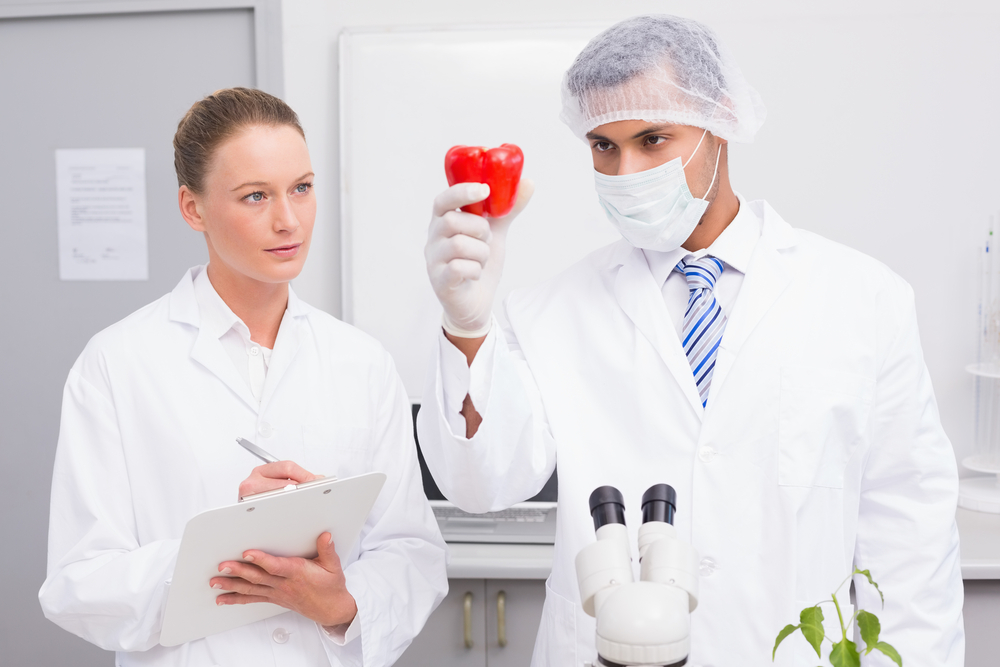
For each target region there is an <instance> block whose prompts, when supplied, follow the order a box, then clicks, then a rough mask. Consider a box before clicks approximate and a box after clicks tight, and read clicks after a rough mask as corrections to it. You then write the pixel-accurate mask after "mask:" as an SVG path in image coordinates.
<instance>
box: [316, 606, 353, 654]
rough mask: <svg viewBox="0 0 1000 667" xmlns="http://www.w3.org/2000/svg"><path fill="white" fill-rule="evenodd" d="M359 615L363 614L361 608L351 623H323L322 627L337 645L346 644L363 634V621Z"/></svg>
mask: <svg viewBox="0 0 1000 667" xmlns="http://www.w3.org/2000/svg"><path fill="white" fill-rule="evenodd" d="M359 616H361V611H360V610H359V611H358V613H357V614H355V615H354V619H353V620H352V621H351V622H350V623H341V624H340V625H323V626H320V627H322V628H323V633H324V634H325V635H326V636H327V637H329V638H330V641H332V642H333V643H334V644H336V645H337V646H344V645H345V644H348V643H350V642H351V641H353V640H354V639H355V638H356V637H358V636H359V635H360V634H361V622H360V621H359V620H358V617H359Z"/></svg>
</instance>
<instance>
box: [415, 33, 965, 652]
mask: <svg viewBox="0 0 1000 667" xmlns="http://www.w3.org/2000/svg"><path fill="white" fill-rule="evenodd" d="M720 54H721V55H720ZM713 68H715V69H713ZM679 82H680V83H679ZM716 101H717V102H718V103H717V104H716V103H715V102H716ZM563 119H564V120H566V121H567V123H568V124H569V125H570V127H571V129H573V130H574V133H575V134H576V135H577V136H579V137H580V138H581V139H584V140H586V141H587V143H588V145H589V147H590V149H591V152H592V159H593V164H594V167H595V172H596V173H595V179H596V182H597V185H598V194H599V196H600V197H601V202H602V204H603V205H604V207H605V209H606V210H607V212H608V214H609V218H610V219H611V220H612V223H613V224H614V225H615V226H616V228H618V229H619V231H621V233H622V236H623V237H624V238H622V239H621V240H619V241H618V242H616V243H614V244H612V245H610V246H608V247H605V248H601V249H599V250H596V251H595V252H594V253H592V254H591V255H590V256H588V257H587V258H585V259H583V260H582V261H580V262H579V263H578V264H576V265H574V266H572V267H571V268H569V269H567V270H566V271H563V272H562V273H560V274H558V275H556V276H555V277H554V278H552V279H551V280H548V281H546V282H544V283H542V284H540V285H538V286H536V287H533V288H530V289H525V290H520V291H516V292H514V293H512V294H511V296H510V297H509V299H508V301H507V302H506V304H505V313H506V316H507V321H508V323H509V326H508V327H506V328H505V329H504V330H502V331H501V330H499V326H498V324H497V321H496V320H495V319H494V318H493V317H492V315H491V308H492V298H493V291H494V290H495V289H496V285H497V282H498V280H499V276H500V270H501V266H502V263H503V259H504V247H503V242H504V236H505V234H506V228H507V226H508V225H509V224H510V222H511V218H512V217H513V215H516V212H517V211H518V210H519V209H520V208H522V207H523V206H524V204H525V203H526V200H527V196H528V192H527V191H528V190H530V188H527V189H524V188H523V189H524V190H525V192H523V193H522V194H521V196H520V202H519V206H518V207H517V208H515V213H514V214H512V215H511V216H508V217H507V218H504V219H499V220H489V221H487V220H484V219H482V218H479V217H477V216H474V215H471V214H468V213H462V212H460V211H459V210H457V209H459V208H460V207H461V206H464V205H466V204H469V203H471V202H475V201H480V200H482V199H483V198H484V197H485V196H486V192H487V190H485V189H484V188H482V186H481V185H479V184H469V183H464V184H459V185H455V186H453V187H452V188H450V189H449V190H447V191H445V192H444V193H442V194H441V195H440V196H439V197H438V198H437V200H436V201H435V203H434V217H433V219H432V222H431V229H430V234H429V237H428V243H427V248H426V257H427V267H428V272H429V275H430V278H431V282H432V284H433V286H434V288H435V292H436V294H437V296H438V299H439V300H440V301H441V303H442V305H443V306H444V312H445V317H444V329H445V330H444V331H442V332H441V334H440V335H439V336H438V341H437V344H436V345H435V352H434V354H435V358H436V362H437V366H436V368H437V370H436V372H435V373H432V374H431V375H430V377H429V378H428V386H427V390H426V391H425V392H424V396H425V404H424V405H423V407H422V409H421V410H420V413H419V416H418V433H419V438H420V443H421V448H422V451H423V453H424V456H425V458H426V461H427V464H428V466H429V467H430V470H431V472H432V473H433V475H434V478H435V480H436V481H437V483H438V485H439V486H440V488H441V490H442V491H443V492H444V494H445V495H446V496H447V497H448V498H449V499H450V500H451V501H453V502H454V503H455V504H456V505H458V506H460V507H462V508H463V509H465V510H467V511H470V512H486V511H495V510H501V509H503V508H506V507H509V506H510V505H512V504H514V503H517V502H519V501H522V500H524V499H526V498H528V497H530V496H532V495H533V494H534V493H536V492H537V491H538V490H539V489H540V488H541V487H542V485H543V484H544V483H545V481H546V480H547V479H548V477H549V475H550V474H551V473H552V471H553V469H554V468H555V466H556V464H557V463H558V469H559V521H558V524H557V534H556V543H555V554H554V557H553V568H552V574H551V576H550V577H549V579H548V581H547V582H546V599H545V606H544V611H543V613H542V621H541V627H540V629H539V633H538V639H537V642H536V645H535V654H534V659H533V661H532V664H533V665H534V666H535V667H548V666H549V665H565V666H567V667H570V666H571V667H580V666H581V665H584V664H587V663H589V662H592V661H594V660H595V655H596V653H595V622H594V619H593V618H591V617H589V616H587V615H586V614H585V613H584V611H583V607H582V605H581V602H580V594H579V589H578V586H577V577H576V571H575V568H574V558H575V557H576V555H577V554H578V553H579V551H580V549H581V548H583V547H584V546H586V545H588V544H590V543H592V542H593V540H594V528H593V523H592V521H591V517H590V512H589V507H588V497H589V495H590V493H591V492H592V491H593V490H594V489H595V488H596V487H598V486H601V485H605V484H610V485H613V486H616V487H618V488H619V489H620V490H621V491H622V493H623V495H624V499H625V505H626V523H627V525H628V526H629V528H630V532H631V544H632V545H633V549H634V548H635V544H636V532H637V529H638V527H639V525H640V523H641V514H640V498H641V497H642V493H643V492H644V491H645V490H646V489H647V488H648V487H650V486H651V485H653V484H656V483H662V482H666V483H669V484H671V485H673V486H674V487H675V489H676V491H677V513H676V521H675V525H676V526H677V529H678V533H679V535H680V536H681V538H682V539H684V540H687V541H689V542H691V543H692V544H693V546H694V547H695V548H696V549H697V550H698V551H699V552H700V555H701V560H700V564H699V570H700V596H699V605H698V608H697V609H696V610H695V611H694V613H693V614H692V616H691V653H690V658H689V663H688V664H690V665H692V666H696V665H700V666H703V667H705V666H709V665H714V666H716V667H723V666H731V665H765V664H771V653H772V648H773V646H774V640H775V637H776V635H777V634H778V632H779V631H780V630H781V628H782V627H784V626H785V625H786V624H794V623H797V622H798V617H799V611H800V610H802V609H803V608H805V607H811V606H813V605H814V604H817V603H819V602H821V601H823V600H828V599H829V597H830V593H831V592H832V591H834V590H835V589H836V587H837V585H838V584H840V583H841V582H842V581H843V580H844V579H845V577H847V576H848V575H849V574H850V573H851V572H852V569H853V567H854V566H855V565H857V566H858V567H861V568H866V569H870V570H871V573H872V575H873V576H874V578H875V580H876V581H878V583H879V585H880V587H881V590H882V591H883V592H884V594H885V604H884V607H883V606H882V601H881V599H880V597H879V594H878V592H877V591H875V590H874V589H873V588H872V587H871V586H869V585H868V584H866V583H863V582H862V581H859V585H858V586H857V596H856V598H857V601H858V603H859V604H860V605H861V607H862V608H864V609H867V610H869V611H871V612H873V613H875V614H877V615H878V617H879V618H880V620H881V629H882V635H881V637H882V639H883V640H884V641H887V642H889V643H890V644H892V645H893V646H895V647H896V649H898V650H899V653H900V654H901V655H902V656H903V658H904V660H905V661H906V664H907V665H914V664H917V665H927V666H928V667H929V666H931V665H933V666H935V667H940V666H944V665H948V666H950V667H959V666H960V665H962V663H963V651H964V634H963V626H962V579H961V571H960V564H959V556H958V531H957V526H956V523H955V507H956V501H957V495H958V479H957V471H956V463H955V456H954V452H953V450H952V448H951V444H950V443H949V441H948V438H947V436H946V435H945V433H944V431H943V429H942V427H941V422H940V419H939V417H938V412H937V406H936V403H935V399H934V391H933V388H932V386H931V380H930V375H929V373H928V371H927V367H926V365H925V364H924V361H923V355H922V352H921V347H920V338H919V335H918V331H917V318H916V312H915V307H914V297H913V291H912V289H910V287H909V286H908V285H907V284H906V283H905V282H904V281H903V280H902V279H901V278H899V277H898V276H896V275H895V274H893V273H892V272H891V271H890V270H889V269H888V268H887V267H885V266H884V265H882V264H880V263H879V262H877V261H875V260H873V259H871V258H869V257H866V256H864V255H862V254H861V253H859V252H856V251H854V250H851V249H849V248H845V247H843V246H840V245H838V244H835V243H832V242H830V241H827V240H826V239H823V238H820V237H818V236H816V235H815V234H811V233H808V232H805V231H802V230H798V229H794V228H792V227H791V226H790V225H789V224H788V223H786V222H785V221H784V220H783V219H782V218H781V217H780V216H779V215H778V213H777V212H775V210H774V209H773V208H772V207H771V206H769V205H768V204H767V203H766V202H764V201H762V200H758V201H748V200H746V199H744V198H742V197H740V196H739V195H737V194H736V193H735V192H734V191H733V190H732V188H731V186H730V183H729V172H728V164H727V152H728V147H729V142H730V141H749V140H751V139H752V138H753V135H754V133H755V131H756V130H757V128H758V127H759V126H760V123H761V122H763V106H762V105H761V103H760V100H759V98H757V96H756V93H755V92H754V91H753V90H752V89H751V88H749V86H748V85H747V83H746V81H745V80H744V79H743V76H742V74H741V73H740V71H739V69H738V68H737V67H736V66H735V64H734V62H733V61H732V58H731V56H730V55H729V54H728V53H727V52H725V50H724V49H723V48H722V47H721V45H719V44H718V40H717V38H716V37H715V36H714V35H713V34H712V33H711V31H710V30H708V29H707V28H706V27H705V26H702V25H700V24H698V23H696V22H694V21H690V20H687V19H680V18H676V17H668V16H647V17H636V18H635V19H630V20H628V21H624V22H622V23H621V24H618V25H616V26H614V27H612V28H610V29H609V30H608V31H606V32H605V33H602V34H601V35H599V36H598V37H596V38H595V39H594V40H593V41H592V42H591V43H590V44H589V45H588V46H587V48H585V49H584V51H583V52H582V53H581V54H580V56H579V57H578V58H577V60H576V62H575V63H574V65H573V67H572V68H571V69H570V71H569V72H568V73H567V76H566V85H565V86H564V114H563ZM692 193H693V196H692ZM696 197H698V198H696ZM816 205H817V206H819V205H822V202H816ZM692 210H693V211H694V214H693V215H690V213H691V211H692ZM567 224H569V225H571V224H574V223H573V221H567ZM521 233H524V234H530V233H531V232H530V230H529V229H524V230H522V232H521ZM705 257H711V258H714V259H715V261H716V264H717V267H718V269H719V270H720V271H721V274H720V275H718V276H716V277H715V278H713V283H715V282H716V281H717V284H715V286H714V290H713V292H712V294H713V296H712V297H711V298H712V299H713V300H717V302H718V304H719V306H720V311H721V313H720V314H719V315H718V317H719V320H718V321H721V322H727V323H726V324H725V325H724V327H725V328H724V335H723V334H722V330H719V335H720V337H721V338H720V339H719V341H720V342H717V343H716V345H717V347H716V349H717V356H716V357H714V358H713V359H712V362H711V363H712V364H714V366H712V365H705V366H700V367H699V366H696V365H695V364H694V363H692V362H691V360H690V359H689V357H688V356H687V354H686V350H685V348H684V346H683V345H682V342H681V341H682V340H684V339H685V336H684V335H683V334H684V333H685V331H687V332H688V339H689V340H694V341H699V339H698V338H691V336H693V335H694V334H695V333H698V332H697V330H695V331H693V332H692V331H691V330H689V329H687V326H688V323H687V322H685V317H684V315H685V313H686V312H688V311H686V309H690V306H689V304H690V303H694V302H693V300H692V299H693V298H695V297H692V296H690V295H691V294H700V293H699V292H696V288H695V287H692V286H691V285H690V284H689V278H688V276H687V272H686V271H683V270H679V269H684V268H685V266H686V264H685V266H679V265H680V262H681V261H684V262H685V263H686V262H687V261H696V259H697V258H705ZM708 261H709V262H710V261H712V260H711V259H709V260H708ZM723 265H724V268H723ZM675 267H678V268H675ZM695 282H697V281H695ZM702 284H704V283H703V282H702ZM698 289H701V288H698ZM697 298H707V297H704V296H698V297H697ZM690 312H696V311H690ZM689 322H691V323H695V318H692V319H691V320H689ZM706 333H707V334H708V336H710V335H711V333H710V330H709V329H705V330H702V332H701V333H699V335H701V334H706ZM708 336H706V338H705V340H708ZM694 349H695V348H694V347H693V346H692V347H690V348H689V350H694ZM702 369H707V370H708V371H710V372H714V375H712V376H711V377H710V384H702V383H701V380H703V379H704V378H705V377H706V376H705V374H704V373H705V370H702ZM695 371H697V374H698V378H697V380H698V382H696V377H695ZM634 553H635V552H634V551H633V554H634ZM633 563H634V564H635V565H636V566H637V565H638V563H637V561H633ZM636 574H638V568H637V572H636ZM860 579H861V578H860V577H859V580H860ZM841 597H842V598H845V597H846V595H842V596H841ZM842 607H843V605H842ZM847 607H848V608H847V609H846V611H845V613H844V618H845V619H849V618H850V616H851V614H852V613H853V608H851V607H850V604H848V605H847ZM826 618H827V623H826V626H827V629H826V634H827V636H828V637H831V638H837V639H839V637H840V628H839V624H838V623H837V617H836V615H835V614H833V613H832V611H830V610H829V609H827V614H826ZM879 659H881V658H878V657H876V658H873V662H872V663H871V664H880V665H881V664H889V662H888V660H885V661H883V662H874V660H879ZM816 662H817V658H816V655H815V652H813V650H812V647H811V646H809V645H808V644H807V643H806V642H804V641H801V639H800V640H798V641H791V640H789V641H786V642H785V643H784V644H783V645H782V646H781V648H780V650H778V652H777V659H776V664H777V665H779V666H780V665H788V666H789V667H793V666H796V665H807V664H816ZM866 664H867V663H866Z"/></svg>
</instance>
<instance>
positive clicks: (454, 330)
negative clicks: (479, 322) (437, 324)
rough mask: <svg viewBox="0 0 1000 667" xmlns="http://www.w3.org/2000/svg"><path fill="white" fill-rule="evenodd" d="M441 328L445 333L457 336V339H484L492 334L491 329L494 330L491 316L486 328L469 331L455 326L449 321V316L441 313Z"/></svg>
mask: <svg viewBox="0 0 1000 667" xmlns="http://www.w3.org/2000/svg"><path fill="white" fill-rule="evenodd" d="M441 326H442V327H443V328H444V330H445V331H447V332H448V333H450V334H451V335H452V336H456V337H457V338H482V337H483V336H485V335H486V334H488V333H489V332H490V329H492V328H493V316H492V315H491V316H490V320H489V322H487V323H486V326H483V327H480V328H478V329H476V330H474V331H469V330H467V329H462V328H461V327H458V326H455V325H454V324H452V323H451V322H449V321H448V315H447V314H445V313H441Z"/></svg>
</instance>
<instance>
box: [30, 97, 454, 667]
mask: <svg viewBox="0 0 1000 667" xmlns="http://www.w3.org/2000/svg"><path fill="white" fill-rule="evenodd" d="M174 149H175V158H174V159H175V167H176V170H177V176H178V181H179V184H180V189H179V195H178V199H179V205H180V210H181V214H182V215H183V217H184V219H185V221H187V223H188V224H189V225H190V226H191V228H192V229H194V230H195V231H198V232H201V233H202V234H203V235H204V237H205V240H206V242H207V243H208V252H209V259H210V261H209V263H208V265H207V266H197V267H194V268H192V269H190V270H189V271H188V272H187V273H186V274H185V275H184V276H183V278H182V279H181V281H180V282H179V283H178V285H177V287H176V288H174V290H173V291H172V292H171V293H170V294H167V295H165V296H164V297H162V298H160V299H158V300H157V301H155V302H153V303H151V304H149V305H148V306H146V307H144V308H142V309H140V310H138V311H137V312H135V313H133V314H132V315H130V316H129V317H127V318H125V319H124V320H122V321H121V322H118V323H117V324H114V325H112V326H111V327H109V328H107V329H105V330H104V331H102V332H100V333H99V334H97V335H96V336H94V338H93V339H91V341H90V343H89V344H88V345H87V347H86V348H85V349H84V351H83V354H81V355H80V358H79V359H78V360H77V361H76V363H75V364H74V365H73V368H72V369H71V371H70V374H69V379H68V380H67V382H66V387H65V392H64V397H63V409H62V422H61V427H60V434H59V442H58V447H57V452H56V461H55V470H54V473H53V481H52V505H51V519H50V526H49V557H48V576H47V578H46V580H45V583H44V584H43V586H42V588H41V591H40V592H39V599H40V601H41V604H42V608H43V610H44V612H45V615H46V617H48V618H49V619H51V620H52V621H54V622H55V623H57V624H59V625H60V626H62V627H63V628H65V629H67V630H69V631H70V632H73V633H75V634H77V635H79V636H81V637H83V638H84V639H86V640H88V641H90V642H92V643H94V644H97V645H98V646H100V647H102V648H105V649H108V650H113V651H116V652H117V662H116V664H117V665H206V666H207V665H271V664H273V665H278V664H280V665H321V664H324V665H325V664H331V665H361V664H364V665H388V664H391V663H392V662H394V661H395V659H396V658H397V657H398V656H399V655H400V653H401V652H402V651H403V650H404V649H405V648H406V646H407V645H408V644H409V642H410V641H411V639H412V638H413V637H414V636H415V635H416V634H417V632H419V630H420V628H421V627H422V626H423V623H424V621H425V620H426V619H427V617H428V616H429V614H430V613H431V611H432V610H433V609H434V607H435V606H436V605H437V603H438V602H439V601H440V600H441V598H442V597H443V596H444V594H445V592H446V591H447V579H446V573H445V551H444V543H443V541H442V540H441V536H440V533H439V532H438V529H437V525H436V523H435V521H434V518H433V515H432V513H431V511H430V508H429V506H428V504H427V502H426V499H425V497H424V495H423V490H422V486H421V480H420V475H419V472H418V468H417V465H416V457H415V448H414V446H413V441H412V423H411V418H410V406H409V403H408V401H407V398H406V396H405V394H404V392H403V388H402V384H401V382H400V380H399V379H398V376H397V374H396V371H395V368H394V366H393V363H392V360H391V359H390V358H389V356H388V354H387V353H386V352H385V351H384V350H383V349H382V348H381V347H380V346H379V344H378V343H377V342H375V341H374V340H372V339H371V338H369V337H368V336H366V335H365V334H363V333H361V332H359V331H357V330H355V329H353V328H352V327H350V326H348V325H345V324H343V323H341V322H339V321H337V320H336V319H334V318H333V317H331V316H329V315H327V314H326V313H323V312H321V311H319V310H317V309H315V308H312V307H311V306H309V305H307V304H305V303H303V302H302V301H300V300H299V299H298V298H297V297H296V296H295V293H294V292H293V291H292V290H291V288H290V286H289V281H291V280H292V279H293V278H295V277H296V276H297V275H298V274H299V272H300V271H301V269H302V265H303V263H304V261H305V258H306V255H307V253H308V250H309V242H310V239H311V235H312V228H313V222H314V219H315V214H316V203H315V197H314V194H313V186H312V179H313V173H312V167H311V166H310V160H309V152H308V150H307V148H306V144H305V140H304V134H303V131H302V129H301V127H300V125H299V123H298V119H297V117H296V116H295V113H294V112H293V111H292V110H291V109H290V108H288V107H287V105H285V104H284V103H283V102H282V101H281V100H278V99H277V98H274V97H272V96H270V95H267V94H266V93H263V92H260V91H255V90H248V89H240V88H237V89H229V90H222V91H219V92H217V93H215V94H213V95H211V96H209V97H207V98H205V99H204V100H201V101H199V102H197V103H196V104H195V105H194V106H193V107H192V108H191V110H190V111H189V112H188V113H187V115H186V116H185V117H184V119H183V120H182V121H181V123H180V125H179V126H178V130H177V134H176V136H175V138H174ZM237 437H244V438H247V439H250V440H252V441H255V442H257V443H258V444H259V445H260V446H261V447H263V448H264V449H266V450H267V451H269V452H270V453H272V454H274V455H275V456H277V457H278V458H279V459H282V461H281V462H279V463H270V464H266V465H262V466H257V467H254V462H255V459H254V458H253V457H252V456H250V454H248V453H247V452H246V451H245V450H243V449H242V448H240V447H239V446H238V445H237V444H236V442H235V439H236V438H237ZM373 470H378V471H381V472H384V473H385V474H386V475H387V476H388V480H387V481H386V484H385V486H384V488H383V490H382V492H381V495H380V496H379V498H378V500H377V502H376V504H375V507H374V509H373V510H372V512H371V514H370V516H369V517H368V520H367V522H366V524H365V526H364V529H363V531H362V534H361V537H360V539H359V540H358V544H357V545H356V546H354V548H353V549H352V550H351V551H350V552H346V553H345V552H341V551H338V550H337V545H335V544H329V534H326V533H324V534H323V535H319V536H317V543H316V544H317V550H318V553H319V557H318V558H317V559H315V560H312V561H310V560H304V559H299V558H277V557H274V556H270V555H268V554H264V553H262V552H258V551H248V552H247V553H245V554H244V558H245V559H246V560H248V561H250V560H252V562H251V563H243V562H227V563H220V564H219V571H220V575H227V576H219V577H216V578H213V579H212V580H211V581H206V582H205V586H210V585H211V586H213V587H215V588H217V589H221V590H222V591H223V593H222V594H221V595H220V597H219V598H218V599H219V603H220V604H254V603H258V602H273V603H276V604H278V605H281V606H283V607H285V608H287V609H289V610H290V611H289V612H288V613H285V614H281V615H279V616H275V617H273V618H270V619H267V620H264V621H260V622H257V623H254V624H251V625H247V626H244V627H241V628H237V629H235V630H231V631H228V632H224V633H220V634H217V635H212V636H209V637H206V638H204V639H201V640H197V641H192V642H189V643H187V644H184V645H181V646H177V647H173V648H166V647H163V646H159V645H158V639H159V631H160V626H161V623H162V617H163V609H164V605H165V602H166V595H167V590H168V587H169V584H170V579H171V576H172V572H173V568H174V563H175V560H176V556H177V550H178V546H179V542H180V540H179V538H180V536H181V534H182V532H183V530H184V526H185V524H186V522H187V521H188V519H190V518H191V517H192V516H194V515H196V514H198V513H199V512H202V511H204V510H206V509H210V508H213V507H218V506H222V505H227V504H231V503H233V502H234V501H235V500H236V499H237V497H238V496H240V495H248V494H252V493H259V492H262V491H266V490H270V489H274V488H280V487H283V486H285V485H287V484H288V483H290V481H291V482H303V481H308V480H311V479H314V478H316V477H317V476H318V475H327V476H329V475H336V476H338V477H347V476H351V475H357V474H360V473H364V472H368V471H373ZM227 568H228V569H227Z"/></svg>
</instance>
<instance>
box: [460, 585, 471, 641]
mask: <svg viewBox="0 0 1000 667" xmlns="http://www.w3.org/2000/svg"><path fill="white" fill-rule="evenodd" d="M462 606H463V611H464V612H465V648H472V591H469V592H467V593H466V594H465V600H464V601H463V602H462Z"/></svg>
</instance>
